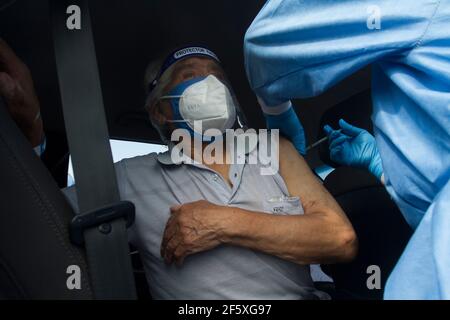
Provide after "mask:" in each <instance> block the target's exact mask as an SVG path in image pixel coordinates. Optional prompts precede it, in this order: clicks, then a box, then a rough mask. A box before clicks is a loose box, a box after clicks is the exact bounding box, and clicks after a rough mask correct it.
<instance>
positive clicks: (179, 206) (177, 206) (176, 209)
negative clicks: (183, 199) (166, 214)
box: [170, 204, 182, 213]
mask: <svg viewBox="0 0 450 320" xmlns="http://www.w3.org/2000/svg"><path fill="white" fill-rule="evenodd" d="M181 207H182V206H181V205H179V204H177V205H174V206H171V207H170V213H175V212H177V211H178V210H180V209H181Z"/></svg>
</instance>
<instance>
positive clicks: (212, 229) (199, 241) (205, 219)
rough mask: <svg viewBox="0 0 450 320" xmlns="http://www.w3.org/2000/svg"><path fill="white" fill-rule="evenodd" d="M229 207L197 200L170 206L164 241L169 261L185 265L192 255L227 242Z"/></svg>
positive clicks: (164, 248) (166, 257) (166, 258)
mask: <svg viewBox="0 0 450 320" xmlns="http://www.w3.org/2000/svg"><path fill="white" fill-rule="evenodd" d="M227 209H230V208H228V207H222V206H218V205H215V204H212V203H210V202H208V201H204V200H201V201H197V202H192V203H187V204H184V205H181V206H174V207H172V208H170V212H171V217H170V218H169V220H168V222H167V225H166V229H165V231H164V236H163V240H162V244H161V256H162V257H163V258H164V260H165V262H166V263H167V264H171V263H172V262H174V261H175V262H176V264H177V265H178V266H180V265H182V264H183V261H184V258H185V257H186V256H188V255H191V254H194V253H198V252H203V251H206V250H210V249H213V248H215V247H217V246H218V245H220V244H221V243H223V242H224V239H223V238H222V237H223V236H224V226H225V222H226V221H228V219H227V217H229V216H230V215H229V214H228V211H229V210H227Z"/></svg>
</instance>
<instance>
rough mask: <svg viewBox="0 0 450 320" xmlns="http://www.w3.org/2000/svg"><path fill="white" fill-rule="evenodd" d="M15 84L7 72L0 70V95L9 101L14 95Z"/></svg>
mask: <svg viewBox="0 0 450 320" xmlns="http://www.w3.org/2000/svg"><path fill="white" fill-rule="evenodd" d="M16 90H17V84H16V82H15V81H14V79H13V78H11V77H10V76H9V74H7V73H5V72H0V95H1V96H2V97H3V98H5V99H6V100H7V102H11V100H12V99H13V98H14V96H15V95H16Z"/></svg>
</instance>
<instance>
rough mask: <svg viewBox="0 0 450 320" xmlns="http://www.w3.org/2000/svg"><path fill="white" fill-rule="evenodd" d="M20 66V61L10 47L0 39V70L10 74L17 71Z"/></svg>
mask: <svg viewBox="0 0 450 320" xmlns="http://www.w3.org/2000/svg"><path fill="white" fill-rule="evenodd" d="M20 65H21V61H20V59H19V58H18V57H17V56H16V54H15V53H14V51H13V50H12V49H11V47H10V46H9V45H8V44H7V43H6V42H5V41H4V40H3V39H1V38H0V70H2V71H6V72H10V73H11V72H15V71H17V68H18V67H19V66H20Z"/></svg>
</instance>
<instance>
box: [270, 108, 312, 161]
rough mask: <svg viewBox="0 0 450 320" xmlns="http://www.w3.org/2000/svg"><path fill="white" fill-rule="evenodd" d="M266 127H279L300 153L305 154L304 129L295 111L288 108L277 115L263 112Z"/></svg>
mask: <svg viewBox="0 0 450 320" xmlns="http://www.w3.org/2000/svg"><path fill="white" fill-rule="evenodd" d="M264 117H265V118H266V123H267V128H268V129H279V130H280V133H281V134H282V135H283V136H285V137H286V138H287V139H289V140H290V141H291V142H292V144H293V145H294V147H295V148H296V149H297V151H298V152H299V153H300V154H301V155H305V154H306V139H305V130H304V129H303V126H302V124H301V122H300V120H299V119H298V117H297V114H296V113H295V110H294V108H292V107H291V108H289V109H288V110H287V111H285V112H284V113H281V114H279V115H268V114H264Z"/></svg>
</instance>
